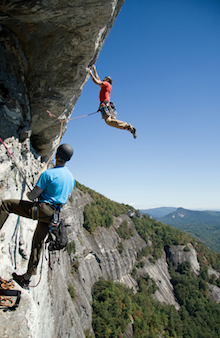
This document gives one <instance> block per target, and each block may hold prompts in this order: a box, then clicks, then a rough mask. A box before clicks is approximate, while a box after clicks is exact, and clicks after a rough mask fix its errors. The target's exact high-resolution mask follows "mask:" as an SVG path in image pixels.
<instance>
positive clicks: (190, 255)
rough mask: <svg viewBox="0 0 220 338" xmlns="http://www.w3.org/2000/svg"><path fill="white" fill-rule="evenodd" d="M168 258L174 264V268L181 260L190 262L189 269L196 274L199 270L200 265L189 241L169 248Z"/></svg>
mask: <svg viewBox="0 0 220 338" xmlns="http://www.w3.org/2000/svg"><path fill="white" fill-rule="evenodd" d="M169 258H170V260H171V262H172V263H173V265H174V268H175V269H178V267H179V266H180V265H181V264H182V263H183V262H187V261H188V262H190V265H191V270H192V271H193V272H194V273H195V274H196V275H198V274H199V271H200V265H199V262H198V259H197V254H196V250H195V249H194V248H193V246H192V244H191V243H189V244H188V245H187V246H186V245H176V246H174V247H172V248H170V249H169Z"/></svg>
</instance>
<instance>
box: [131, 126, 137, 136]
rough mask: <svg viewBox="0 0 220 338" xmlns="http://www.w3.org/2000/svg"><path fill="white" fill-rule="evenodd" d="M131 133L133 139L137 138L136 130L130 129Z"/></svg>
mask: <svg viewBox="0 0 220 338" xmlns="http://www.w3.org/2000/svg"><path fill="white" fill-rule="evenodd" d="M131 133H132V135H133V136H134V138H136V137H137V133H136V128H134V127H132V128H131Z"/></svg>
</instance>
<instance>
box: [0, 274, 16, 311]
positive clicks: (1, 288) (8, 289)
mask: <svg viewBox="0 0 220 338" xmlns="http://www.w3.org/2000/svg"><path fill="white" fill-rule="evenodd" d="M14 287H15V284H14V282H13V281H11V280H9V281H7V280H5V279H2V278H1V277H0V309H3V311H4V312H6V311H8V310H10V311H14V310H16V308H17V307H18V305H19V302H20V299H21V291H19V290H12V289H13V288H14ZM13 297H16V299H15V300H13Z"/></svg>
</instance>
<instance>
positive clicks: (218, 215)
mask: <svg viewBox="0 0 220 338" xmlns="http://www.w3.org/2000/svg"><path fill="white" fill-rule="evenodd" d="M156 219H157V220H158V221H160V222H163V223H165V224H168V225H171V226H173V227H174V228H178V229H180V230H182V231H185V232H187V233H188V234H190V235H192V236H194V237H196V238H197V239H200V240H201V241H202V242H204V243H205V244H206V245H207V246H208V247H209V248H210V249H211V250H213V251H215V252H219V253H220V212H219V211H209V210H208V211H193V210H188V209H184V208H178V209H176V210H174V211H172V212H171V213H169V214H167V215H165V216H163V217H161V218H158V217H157V218H156Z"/></svg>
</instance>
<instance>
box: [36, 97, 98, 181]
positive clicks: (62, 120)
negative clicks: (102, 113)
mask: <svg viewBox="0 0 220 338" xmlns="http://www.w3.org/2000/svg"><path fill="white" fill-rule="evenodd" d="M37 104H38V105H39V106H40V107H41V108H42V109H43V110H45V111H46V112H47V113H48V115H49V116H50V117H54V118H55V119H56V120H57V121H59V122H60V132H59V137H58V142H57V145H56V147H55V149H54V151H53V153H52V155H51V156H50V158H49V159H48V160H47V162H46V163H45V165H44V166H43V168H42V170H41V171H40V173H39V175H38V178H39V177H40V175H41V174H42V172H43V171H44V168H45V167H46V166H47V165H48V163H49V162H50V161H51V160H52V158H53V156H54V154H55V152H56V150H57V148H58V147H59V144H60V140H61V135H62V130H63V123H64V122H69V121H73V120H77V119H81V118H83V117H87V116H90V115H94V114H97V113H98V112H99V110H97V111H96V112H94V113H90V114H86V115H81V116H77V117H73V118H68V119H60V118H59V117H57V116H56V115H54V114H52V113H51V112H50V111H49V110H48V109H46V108H45V107H43V106H42V104H40V103H37Z"/></svg>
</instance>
